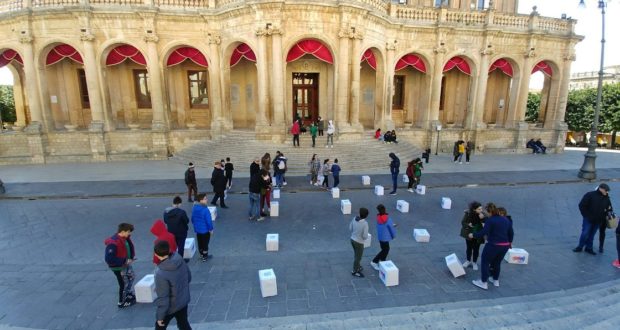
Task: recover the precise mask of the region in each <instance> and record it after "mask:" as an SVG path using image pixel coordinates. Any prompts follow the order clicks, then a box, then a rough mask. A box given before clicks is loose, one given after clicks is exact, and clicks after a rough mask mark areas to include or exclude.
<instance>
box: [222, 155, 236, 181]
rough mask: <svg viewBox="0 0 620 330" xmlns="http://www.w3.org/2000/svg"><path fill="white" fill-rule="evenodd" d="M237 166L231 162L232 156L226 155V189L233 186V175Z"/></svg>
mask: <svg viewBox="0 0 620 330" xmlns="http://www.w3.org/2000/svg"><path fill="white" fill-rule="evenodd" d="M234 170H235V166H234V165H233V163H231V162H230V157H226V164H225V165H224V176H225V177H226V185H227V187H226V189H230V188H232V177H233V171H234Z"/></svg>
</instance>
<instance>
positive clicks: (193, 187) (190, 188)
mask: <svg viewBox="0 0 620 330" xmlns="http://www.w3.org/2000/svg"><path fill="white" fill-rule="evenodd" d="M185 185H186V186H187V201H188V202H190V203H191V202H193V200H192V192H194V198H196V195H198V183H197V182H196V172H194V163H189V167H188V168H187V170H186V171H185Z"/></svg>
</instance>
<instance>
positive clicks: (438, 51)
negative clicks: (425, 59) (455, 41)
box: [433, 45, 448, 54]
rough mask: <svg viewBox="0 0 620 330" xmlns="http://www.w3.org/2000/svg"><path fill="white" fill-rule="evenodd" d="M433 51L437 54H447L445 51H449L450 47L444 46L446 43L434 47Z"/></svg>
mask: <svg viewBox="0 0 620 330" xmlns="http://www.w3.org/2000/svg"><path fill="white" fill-rule="evenodd" d="M433 52H434V53H435V54H445V53H447V52H448V49H446V47H444V45H441V46H439V47H435V48H433Z"/></svg>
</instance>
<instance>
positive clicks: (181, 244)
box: [174, 236, 187, 257]
mask: <svg viewBox="0 0 620 330" xmlns="http://www.w3.org/2000/svg"><path fill="white" fill-rule="evenodd" d="M186 238H187V237H186V236H182V237H181V236H175V237H174V240H175V241H176V243H177V251H178V252H179V255H180V256H181V257H183V253H184V252H185V239H186Z"/></svg>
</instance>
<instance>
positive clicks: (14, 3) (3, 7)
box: [0, 0, 24, 13]
mask: <svg viewBox="0 0 620 330" xmlns="http://www.w3.org/2000/svg"><path fill="white" fill-rule="evenodd" d="M23 3H24V1H23V0H5V1H0V13H6V12H10V11H17V10H21V9H22V5H23Z"/></svg>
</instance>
